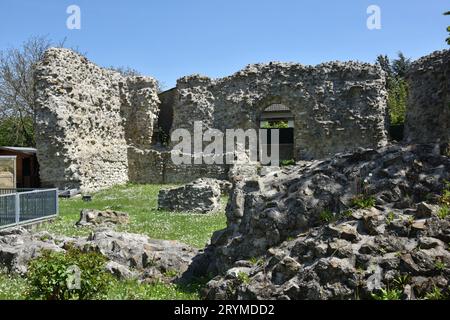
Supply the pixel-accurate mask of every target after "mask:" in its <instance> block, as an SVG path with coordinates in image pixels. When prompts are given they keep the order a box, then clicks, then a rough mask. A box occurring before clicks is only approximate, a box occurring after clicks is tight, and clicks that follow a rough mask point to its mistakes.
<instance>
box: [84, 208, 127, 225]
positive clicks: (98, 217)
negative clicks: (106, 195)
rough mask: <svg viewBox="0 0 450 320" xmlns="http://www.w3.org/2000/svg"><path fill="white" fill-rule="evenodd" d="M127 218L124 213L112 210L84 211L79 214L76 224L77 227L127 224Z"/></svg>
mask: <svg viewBox="0 0 450 320" xmlns="http://www.w3.org/2000/svg"><path fill="white" fill-rule="evenodd" d="M128 222H129V216H128V213H126V212H119V211H113V210H106V211H100V210H93V209H84V210H81V212H80V220H79V221H78V222H77V223H76V225H77V226H78V227H84V226H95V225H100V224H127V223H128Z"/></svg>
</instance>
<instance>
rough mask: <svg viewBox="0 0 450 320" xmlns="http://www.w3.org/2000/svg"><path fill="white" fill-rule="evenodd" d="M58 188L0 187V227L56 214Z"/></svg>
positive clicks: (30, 221) (29, 221)
mask: <svg viewBox="0 0 450 320" xmlns="http://www.w3.org/2000/svg"><path fill="white" fill-rule="evenodd" d="M58 210H59V208H58V189H38V190H36V189H34V190H33V189H0V229H3V228H6V227H13V226H18V225H22V224H28V223H32V222H38V221H40V220H45V219H50V218H53V217H56V216H57V215H58Z"/></svg>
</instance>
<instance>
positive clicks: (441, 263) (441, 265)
mask: <svg viewBox="0 0 450 320" xmlns="http://www.w3.org/2000/svg"><path fill="white" fill-rule="evenodd" d="M434 266H435V268H436V270H438V271H444V270H445V269H446V268H447V265H446V264H445V262H444V261H442V260H440V259H438V260H436V262H435V264H434Z"/></svg>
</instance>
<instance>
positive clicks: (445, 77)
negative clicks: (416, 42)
mask: <svg viewBox="0 0 450 320" xmlns="http://www.w3.org/2000/svg"><path fill="white" fill-rule="evenodd" d="M408 83H409V100H408V108H407V110H408V112H407V115H406V126H405V140H406V141H407V142H413V143H426V142H441V143H449V142H450V51H449V50H444V51H437V52H434V53H432V54H430V55H428V56H425V57H423V58H421V59H419V60H417V61H416V62H414V63H413V65H412V67H411V70H410V72H409V74H408Z"/></svg>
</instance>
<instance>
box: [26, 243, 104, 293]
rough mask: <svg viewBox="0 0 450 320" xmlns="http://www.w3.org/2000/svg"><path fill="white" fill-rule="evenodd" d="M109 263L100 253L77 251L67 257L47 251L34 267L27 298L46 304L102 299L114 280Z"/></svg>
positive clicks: (36, 261)
mask: <svg viewBox="0 0 450 320" xmlns="http://www.w3.org/2000/svg"><path fill="white" fill-rule="evenodd" d="M106 261H107V260H106V258H105V257H103V256H102V255H101V254H100V253H96V252H89V253H84V252H82V251H81V250H78V249H74V248H71V249H69V250H67V252H66V253H64V252H50V251H44V252H43V253H42V255H41V256H40V257H38V258H36V259H34V260H32V261H31V263H30V266H29V271H28V276H27V282H28V290H27V291H28V292H27V296H28V298H29V299H43V300H90V299H96V298H99V297H100V296H101V295H102V294H105V293H106V292H107V290H108V287H109V284H110V283H111V281H112V279H113V278H112V276H111V275H110V274H109V273H108V272H107V271H106V270H105V264H106Z"/></svg>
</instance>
